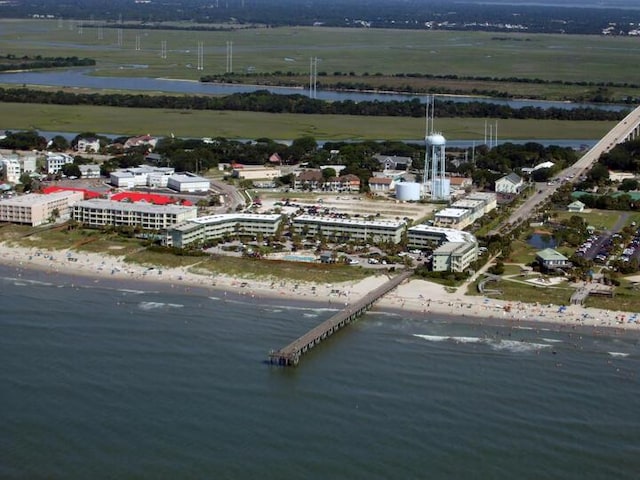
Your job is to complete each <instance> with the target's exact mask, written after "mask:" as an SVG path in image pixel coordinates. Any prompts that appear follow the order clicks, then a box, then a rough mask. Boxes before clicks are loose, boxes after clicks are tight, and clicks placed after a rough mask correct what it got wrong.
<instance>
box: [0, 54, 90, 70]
mask: <svg viewBox="0 0 640 480" xmlns="http://www.w3.org/2000/svg"><path fill="white" fill-rule="evenodd" d="M95 64H96V61H95V60H94V59H92V58H78V57H42V56H40V55H36V56H35V57H27V56H23V57H17V56H16V55H13V54H8V55H5V56H0V71H2V72H6V71H9V70H35V69H42V68H61V67H90V66H93V65H95Z"/></svg>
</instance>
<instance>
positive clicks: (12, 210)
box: [0, 191, 84, 227]
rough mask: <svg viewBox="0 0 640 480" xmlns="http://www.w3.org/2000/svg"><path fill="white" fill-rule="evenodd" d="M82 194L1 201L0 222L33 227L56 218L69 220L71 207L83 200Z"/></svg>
mask: <svg viewBox="0 0 640 480" xmlns="http://www.w3.org/2000/svg"><path fill="white" fill-rule="evenodd" d="M83 197H84V194H83V193H82V192H70V191H65V192H56V193H51V194H49V195H43V194H39V193H30V194H29V195H22V196H19V197H14V198H8V199H5V200H0V221H3V222H13V223H27V224H29V225H31V226H33V227H37V226H38V225H42V224H43V223H47V222H50V221H51V220H55V219H56V218H60V219H66V218H69V214H70V206H71V205H73V204H74V203H76V202H78V201H80V200H82V198H83Z"/></svg>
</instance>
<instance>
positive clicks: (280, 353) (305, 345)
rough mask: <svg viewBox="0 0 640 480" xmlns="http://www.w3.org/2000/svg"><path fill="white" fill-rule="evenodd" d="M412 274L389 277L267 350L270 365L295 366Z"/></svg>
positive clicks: (411, 272) (408, 272)
mask: <svg viewBox="0 0 640 480" xmlns="http://www.w3.org/2000/svg"><path fill="white" fill-rule="evenodd" d="M411 275H413V270H405V271H404V272H402V273H400V274H399V275H396V276H395V277H393V278H391V279H389V280H388V281H387V282H385V283H384V284H382V285H381V286H379V287H378V288H376V289H375V290H373V291H371V292H369V293H368V294H366V295H365V296H364V297H363V298H361V299H360V300H358V301H357V302H355V303H352V304H348V305H346V306H345V308H344V309H343V310H341V311H339V312H338V313H336V314H335V315H333V316H332V317H331V318H329V319H328V320H325V321H324V322H322V323H321V324H320V325H318V326H316V327H314V328H312V329H311V330H309V331H308V332H307V333H305V334H304V335H302V336H301V337H299V338H297V339H296V340H294V341H293V342H291V343H290V344H289V345H287V346H286V347H283V348H281V349H280V350H272V351H271V352H269V362H270V363H271V364H272V365H281V366H287V367H288V366H296V365H298V363H299V362H300V357H301V356H302V355H303V354H305V353H307V352H308V351H309V350H311V349H312V348H313V347H315V346H316V345H318V344H319V343H320V342H322V341H323V340H325V339H327V338H328V337H330V336H331V335H333V334H334V333H335V332H337V331H338V330H340V329H341V328H343V327H345V326H347V325H349V324H350V323H351V322H353V321H355V320H356V319H357V318H358V317H359V316H360V315H362V314H364V313H365V312H366V311H367V310H369V309H370V308H371V307H372V305H373V304H374V303H375V302H376V301H377V300H379V299H380V298H382V297H383V296H384V295H386V294H387V293H389V292H390V291H391V290H393V289H394V288H396V287H397V286H398V285H400V284H401V283H402V282H404V281H405V280H406V279H408V278H409V277H410V276H411Z"/></svg>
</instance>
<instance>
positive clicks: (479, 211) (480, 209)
mask: <svg viewBox="0 0 640 480" xmlns="http://www.w3.org/2000/svg"><path fill="white" fill-rule="evenodd" d="M451 208H457V209H460V210H468V211H469V217H468V220H469V223H473V222H475V221H476V220H478V219H479V218H482V216H483V215H484V214H485V211H484V208H485V204H484V202H483V201H482V200H469V199H467V198H463V199H462V200H458V201H456V202H453V203H452V204H451Z"/></svg>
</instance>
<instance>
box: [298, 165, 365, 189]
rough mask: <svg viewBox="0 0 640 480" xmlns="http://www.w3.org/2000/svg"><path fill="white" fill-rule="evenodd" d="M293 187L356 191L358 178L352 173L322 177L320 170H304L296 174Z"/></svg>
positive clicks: (358, 187) (358, 185)
mask: <svg viewBox="0 0 640 480" xmlns="http://www.w3.org/2000/svg"><path fill="white" fill-rule="evenodd" d="M293 187H294V189H295V190H309V191H311V192H358V191H360V178H359V177H358V176H357V175H353V174H346V175H340V176H337V177H330V178H324V175H323V174H322V170H305V171H304V172H300V173H299V174H298V175H297V176H296V178H295V180H294V185H293Z"/></svg>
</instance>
